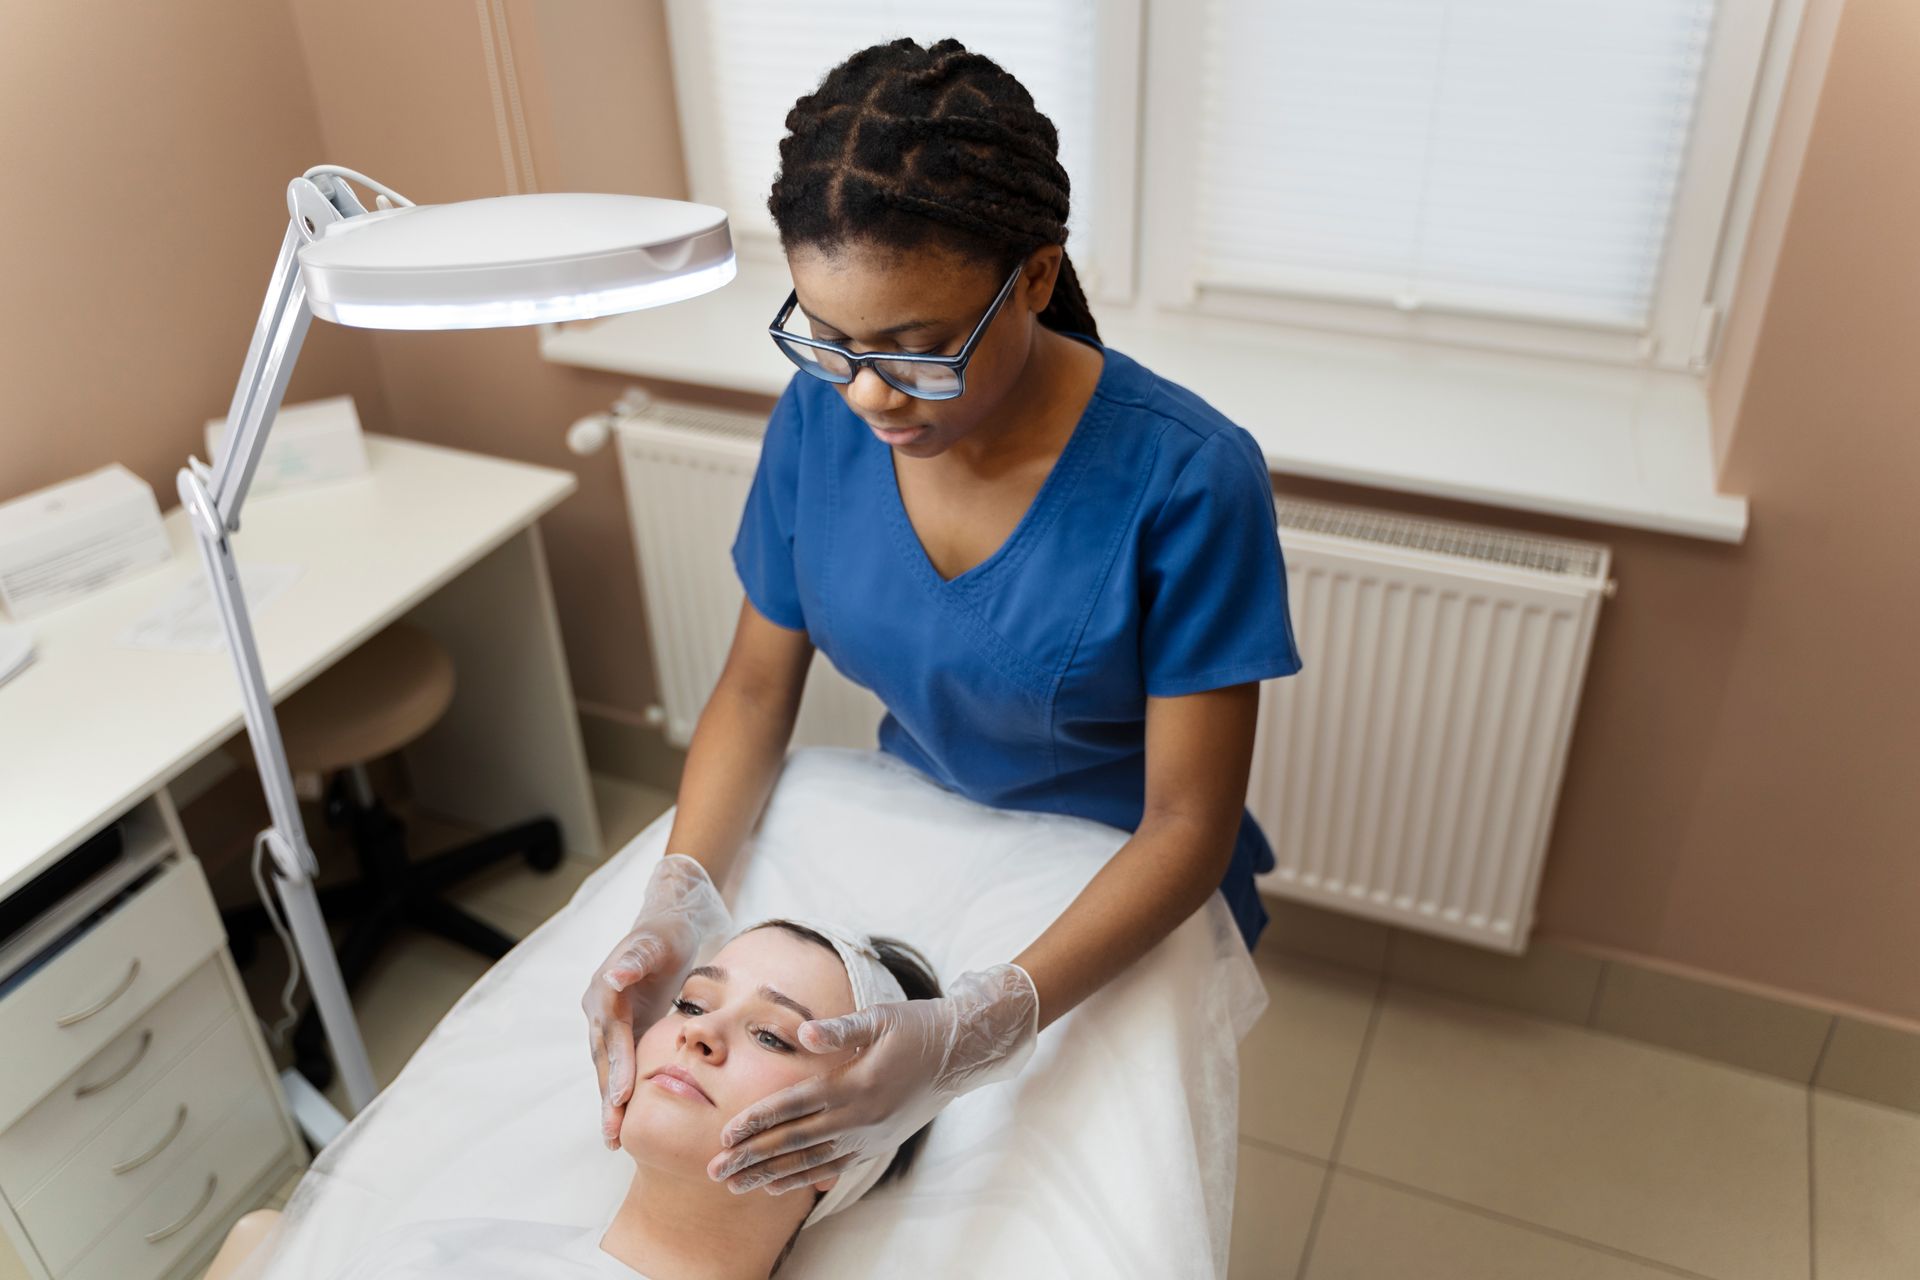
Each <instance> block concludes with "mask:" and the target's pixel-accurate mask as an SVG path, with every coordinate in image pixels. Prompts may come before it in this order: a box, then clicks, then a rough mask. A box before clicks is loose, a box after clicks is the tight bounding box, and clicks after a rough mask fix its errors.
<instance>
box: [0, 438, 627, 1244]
mask: <svg viewBox="0 0 1920 1280" xmlns="http://www.w3.org/2000/svg"><path fill="white" fill-rule="evenodd" d="M368 458H369V462H370V464H371V472H370V474H369V475H368V476H366V477H364V478H362V479H358V480H354V481H348V482H344V483H340V484H334V485H327V486H324V487H315V488H312V489H307V490H295V491H289V492H285V493H275V494H271V495H268V496H265V497H261V498H257V499H255V500H254V501H253V502H251V503H249V504H248V506H247V512H246V516H245V523H244V525H243V527H242V529H241V531H240V532H239V534H238V535H236V539H235V546H236V550H237V553H238V556H239V559H240V562H241V564H242V566H244V565H246V564H247V563H248V562H250V561H253V562H260V563H274V564H293V565H299V566H301V569H302V573H301V575H300V577H299V579H298V580H297V581H295V582H294V583H293V585H292V586H291V587H289V588H288V589H287V590H286V591H285V593H284V594H282V595H281V596H280V597H279V598H278V599H276V600H275V601H273V602H272V603H271V605H270V606H269V607H268V608H266V609H265V610H264V611H263V612H257V613H256V615H255V617H254V629H255V634H256V636H257V637H258V640H259V644H260V652H261V657H262V659H263V661H264V663H265V667H266V678H267V684H268V688H269V690H270V691H271V693H272V695H273V697H274V698H275V699H276V700H278V699H280V698H283V697H285V696H286V695H288V694H289V693H291V692H293V691H294V690H295V689H298V688H299V687H300V686H301V685H303V684H304V683H306V682H307V681H308V680H310V679H312V678H313V677H314V676H315V675H316V674H318V673H319V672H321V671H323V670H325V669H326V668H327V667H328V666H329V665H330V664H331V663H332V662H334V661H335V660H336V659H338V658H339V657H341V656H342V655H343V654H345V653H347V652H348V651H350V650H351V649H352V648H353V647H354V646H355V645H357V644H359V643H360V642H361V641H362V640H364V639H366V638H367V637H368V636H370V635H372V634H373V633H374V632H376V631H378V630H380V629H381V628H383V627H385V626H386V625H388V624H389V623H391V622H393V621H395V620H397V619H399V618H401V617H403V616H405V617H408V618H410V619H411V620H413V621H414V622H416V623H418V624H419V625H421V626H423V627H425V628H426V629H427V630H429V631H430V632H432V633H433V634H434V635H435V636H436V637H437V638H438V639H439V640H440V641H441V642H442V643H443V644H444V645H446V646H447V648H448V649H449V650H450V651H451V653H452V655H453V659H454V664H455V670H456V691H455V694H454V699H453V703H452V705H451V707H450V708H449V710H448V712H447V714H446V716H445V717H444V718H443V719H442V720H441V721H440V723H439V724H438V725H436V726H435V728H434V729H433V730H432V731H431V732H429V733H428V734H427V735H426V736H425V737H423V738H422V739H421V740H420V741H419V742H417V743H416V744H414V746H413V747H411V748H409V749H408V752H407V756H408V766H409V776H410V779H411V781H412V782H413V785H414V792H415V796H416V798H417V799H418V801H419V802H420V803H421V804H422V805H424V806H426V807H429V808H432V809H436V810H439V811H441V812H445V813H447V814H450V815H452V816H455V817H459V818H463V819H466V820H468V821H471V822H473V823H475V824H476V825H481V826H486V827H495V826H501V825H506V824H508V823H513V822H518V821H521V820H523V819H525V818H528V817H531V816H534V815H535V814H541V813H544V814H548V815H551V816H552V817H553V818H555V819H556V820H557V821H558V822H559V824H560V826H561V830H562V833H563V837H564V839H565V842H566V847H567V849H568V851H569V852H570V853H572V854H575V855H578V856H583V857H589V858H594V859H598V858H599V857H600V856H601V852H602V846H601V840H600V832H599V823H598V819H597V817H596V815H595V812H594V807H593V800H592V791H591V787H590V784H589V781H588V775H587V769H586V755H585V751H584V748H583V746H582V744H581V740H580V730H579V724H578V721H577V719H576V716H575V712H574V706H573V697H572V691H571V688H570V686H569V683H568V679H567V670H566V661H565V657H564V655H563V652H562V649H561V644H560V632H559V625H558V622H557V619H556V617H555V614H554V608H553V599H552V593H551V590H550V588H549V585H548V581H547V575H546V564H545V561H544V559H543V557H542V553H541V549H540V540H539V530H538V528H537V527H536V525H535V521H537V520H538V519H539V518H540V517H541V516H542V515H544V514H545V513H546V512H547V511H549V510H551V509H552V508H553V507H554V506H555V505H556V504H557V503H558V502H559V501H560V500H561V499H563V498H565V497H566V496H567V495H568V494H569V493H571V492H572V491H573V489H574V485H575V481H574V479H573V477H572V476H571V475H569V474H568V473H566V472H562V471H554V470H550V469H548V468H544V467H532V466H526V465H522V464H519V463H513V462H506V461H502V460H499V459H495V458H487V457H481V456H479V455H475V454H469V453H463V452H459V451H456V450H450V449H442V448H436V447H433V446H429V445H421V444H414V443H409V442H405V441H399V440H391V439H386V438H382V437H371V438H369V440H368ZM166 524H167V532H168V536H169V538H170V539H171V542H172V545H173V549H174V556H173V559H172V560H171V561H169V562H168V563H167V564H166V565H164V566H163V567H161V568H158V569H155V570H154V571H152V572H150V573H148V574H145V575H143V576H141V577H139V578H137V579H133V580H130V581H128V582H125V583H121V584H119V585H118V586H115V587H113V588H110V589H108V590H106V591H103V592H101V593H99V594H97V595H95V596H92V597H90V598H88V599H86V600H83V601H80V602H78V603H75V604H73V605H70V606H67V607H66V608H63V609H60V610H58V611H56V612H54V613H50V614H47V615H45V616H43V617H41V618H37V619H34V620H32V622H31V623H30V624H29V625H30V626H31V627H32V630H33V633H34V638H35V645H36V649H37V656H36V658H35V660H34V663H33V665H32V666H30V667H28V668H27V669H26V670H25V671H23V672H22V673H21V674H19V675H18V676H16V677H14V678H13V679H12V680H11V681H9V682H7V683H6V684H5V685H0V899H4V898H6V897H8V896H10V895H11V894H13V893H15V892H16V891H17V890H19V889H20V888H21V887H22V886H24V885H25V884H27V883H28V882H29V881H31V880H32V879H33V878H34V877H35V876H36V875H38V874H39V873H40V872H41V871H43V870H45V869H46V868H48V867H50V866H52V865H53V864H54V863H55V862H57V861H58V860H59V859H60V858H61V856H62V855H64V854H66V853H67V852H69V851H70V850H72V849H73V848H75V847H76V846H77V845H79V844H80V843H81V842H82V841H83V840H85V839H86V838H87V836H89V835H90V834H91V833H93V832H94V831H96V830H98V829H99V828H100V827H102V826H104V825H105V824H107V823H109V822H112V821H115V820H118V819H121V818H122V817H123V816H126V815H131V818H130V820H129V822H128V823H126V824H125V826H124V830H126V832H127V839H128V842H129V848H130V849H133V850H137V851H139V859H138V860H139V861H140V862H141V863H142V865H151V866H152V867H154V868H157V870H155V871H153V872H151V873H150V875H149V878H148V879H146V880H144V881H142V882H140V884H141V887H140V888H139V889H138V891H137V892H136V893H134V894H132V896H131V897H129V898H127V899H126V900H124V901H123V902H122V903H121V904H120V905H117V906H114V907H113V908H112V910H111V911H109V912H107V913H105V914H104V915H100V916H98V917H97V918H96V920H95V922H94V923H93V924H92V925H90V926H89V927H88V928H87V929H86V931H85V932H84V933H82V934H80V935H78V940H77V941H71V942H69V943H67V944H65V945H64V947H62V948H59V949H56V950H53V951H46V950H44V949H43V950H41V951H37V952H36V951H35V949H36V948H43V947H44V944H45V942H46V941H47V940H50V939H51V938H53V937H55V936H58V935H59V934H60V933H61V932H63V931H64V930H65V928H66V926H65V925H64V924H57V923H55V922H52V921H49V922H47V923H46V924H45V925H44V926H42V927H40V930H39V933H38V934H37V935H36V933H35V931H34V930H33V929H29V931H28V933H27V934H26V935H24V936H23V937H22V938H18V939H15V940H14V942H13V943H11V944H6V945H0V983H4V982H5V981H6V978H7V975H8V974H9V973H17V974H19V975H21V976H20V977H19V978H16V979H15V980H14V981H13V983H12V985H11V986H10V987H8V986H5V985H0V1042H4V1043H6V1044H7V1046H8V1048H7V1050H6V1062H5V1070H4V1071H0V1277H6V1276H8V1275H12V1274H17V1273H18V1272H19V1271H21V1270H24V1272H25V1274H27V1275H28V1276H30V1277H33V1280H44V1278H45V1277H50V1276H51V1277H60V1278H61V1280H68V1278H69V1277H71V1278H72V1280H108V1278H109V1277H111V1280H180V1278H184V1277H189V1276H196V1275H198V1274H199V1270H200V1269H201V1268H203V1267H204V1266H205V1263H206V1261H207V1258H208V1257H209V1256H210V1255H211V1253H212V1251H213V1249H214V1247H215V1246H217V1244H218V1243H219V1240H220V1239H221V1237H222V1235H223V1234H224V1233H225V1231H226V1229H227V1227H228V1226H229V1225H230V1224H231V1223H232V1221H233V1220H234V1218H236V1217H237V1216H238V1215H239V1214H240V1213H241V1212H242V1211H244V1210H245V1209H246V1208H248V1207H249V1206H250V1205H251V1204H253V1203H254V1202H255V1201H256V1200H257V1199H258V1196H259V1195H260V1193H262V1192H263V1191H265V1190H270V1189H271V1188H272V1186H274V1185H276V1184H277V1183H278V1182H279V1181H280V1180H283V1179H284V1178H285V1177H286V1176H287V1175H288V1174H289V1173H290V1172H292V1171H293V1170H294V1169H297V1168H298V1167H299V1166H300V1164H301V1162H302V1161H303V1159H304V1151H303V1149H302V1148H301V1147H300V1145H299V1139H298V1132H297V1130H296V1129H295V1127H294V1125H293V1124H292V1122H291V1120H290V1119H289V1117H288V1116H287V1115H286V1112H285V1109H284V1105H283V1103H282V1101H281V1099H280V1096H279V1092H278V1088H277V1086H276V1084H275V1079H274V1073H273V1066H272V1062H271V1059H270V1058H269V1056H268V1054H267V1052H266V1049H265V1045H264V1043H263V1041H262V1039H261V1036H260V1032H259V1029H258V1027H257V1025H256V1024H255V1022H254V1019H253V1016H252V1012H251V1010H250V1008H249V1007H248V1005H247V997H246V992H245V989H244V987H243V986H242V984H241V982H240V978H239V975H238V974H237V973H236V972H235V971H234V969H233V965H232V962H231V961H230V959H229V958H228V956H227V954H226V951H225V948H224V945H223V942H224V936H223V934H222V932H221V929H220V924H219V918H218V916H217V914H216V913H215V909H214V904H213V901H212V898H211V896H210V895H209V894H208V892H207V888H206V882H205V879H204V877H203V876H202V874H201V872H200V868H199V866H198V864H197V863H196V862H195V860H194V858H193V856H192V852H191V850H190V849H188V848H187V844H186V839H185V836H184V834H183V833H182V831H181V830H180V826H179V822H178V820H177V816H176V811H175V806H174V804H173V802H172V799H171V796H170V795H169V793H168V790H167V784H168V783H169V782H170V781H171V780H172V779H174V778H175V777H177V776H178V775H179V774H180V773H181V772H182V771H183V770H185V769H187V768H188V767H189V766H191V765H192V764H193V763H194V762H195V761H197V760H199V759H200V758H202V757H203V756H204V755H206V754H207V753H208V752H209V751H210V750H212V749H213V748H215V747H216V746H217V745H218V744H219V743H220V742H222V741H224V740H225V739H226V738H227V737H228V736H230V735H231V734H232V733H233V732H234V731H235V730H237V729H238V728H239V727H240V725H241V712H240V695H239V689H238V685H237V682H236V681H235V679H234V673H233V669H232V665H231V663H230V661H229V659H228V657H227V655H226V653H224V652H213V653H180V652H161V651H155V650H141V649H133V648H127V647H123V646H122V645H121V644H120V643H119V639H118V637H119V636H120V635H121V633H122V632H123V631H124V630H125V629H126V628H127V626H128V625H129V624H130V623H131V622H132V621H134V620H135V619H136V618H138V617H140V616H141V615H143V614H144V613H146V612H147V611H148V610H149V609H151V608H152V607H153V606H154V605H155V604H157V603H158V602H159V601H161V600H162V599H164V598H165V597H167V596H169V595H170V594H172V593H173V592H175V591H176V590H178V589H179V587H180V585H181V584H182V583H184V582H187V581H190V580H197V579H198V578H199V577H200V575H201V573H202V568H201V564H200V557H199V554H198V551H197V549H196V547H195V545H194V543H193V539H192V536H191V533H190V532H189V530H188V528H187V524H186V521H185V520H184V519H183V518H182V514H181V513H180V512H179V511H177V510H176V511H175V512H173V513H172V514H171V515H170V516H168V517H167V521H166ZM88 891H89V892H90V891H91V890H88ZM102 892H104V891H102ZM82 896H83V894H76V895H75V897H74V898H73V899H72V900H71V901H74V902H78V901H79V899H80V898H81V897H82ZM88 901H89V905H91V902H92V900H91V899H89V900H88ZM28 954H40V955H43V956H45V955H51V956H52V959H51V960H50V962H46V963H42V964H40V965H39V966H38V967H22V966H21V964H20V960H21V957H22V956H24V955H28ZM82 1011H84V1012H82ZM74 1013H80V1016H79V1017H77V1018H76V1017H73V1016H63V1015H72V1014H74ZM130 1158H132V1159H134V1160H135V1163H134V1164H133V1165H131V1166H130V1165H128V1163H127V1162H128V1160H129V1159H130ZM115 1166H119V1167H115ZM123 1172H124V1173H125V1174H126V1176H118V1175H120V1174H122V1173H123ZM156 1237H158V1238H156ZM15 1255H17V1258H16V1256H15Z"/></svg>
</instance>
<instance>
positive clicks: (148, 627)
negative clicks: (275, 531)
mask: <svg viewBox="0 0 1920 1280" xmlns="http://www.w3.org/2000/svg"><path fill="white" fill-rule="evenodd" d="M303 572H305V569H304V567H303V566H301V565H297V564H243V565H241V566H240V589H241V590H242V591H243V592H245V593H246V597H247V613H248V616H250V617H251V618H253V620H254V621H255V622H258V621H259V619H260V615H261V614H263V613H265V612H266V611H267V610H268V609H269V608H271V607H272V605H273V602H274V601H275V600H276V599H278V598H279V597H280V596H281V595H282V594H284V593H285V592H286V589H287V588H288V587H291V586H292V585H293V584H294V583H295V582H297V581H299V579H300V575H301V574H302V573H303ZM120 643H121V644H122V645H125V646H126V647H128V648H130V649H166V650H170V651H173V652H177V653H220V652H222V651H223V650H225V649H226V647H227V639H226V633H225V632H224V631H223V630H222V629H221V626H220V613H219V610H217V609H215V608H214V605H213V592H212V591H211V590H209V589H208V587H207V580H206V579H205V578H204V577H196V578H194V579H193V580H192V581H190V582H183V583H181V584H180V589H179V590H178V591H176V592H174V593H173V594H172V595H170V596H168V597H167V598H166V599H165V600H162V601H161V602H160V603H159V604H157V605H155V606H154V607H153V608H152V609H150V610H148V611H147V612H146V613H145V614H143V615H142V616H140V617H139V618H136V619H135V620H134V621H133V624H132V625H131V626H129V627H128V628H127V629H126V630H125V631H123V632H121V633H120Z"/></svg>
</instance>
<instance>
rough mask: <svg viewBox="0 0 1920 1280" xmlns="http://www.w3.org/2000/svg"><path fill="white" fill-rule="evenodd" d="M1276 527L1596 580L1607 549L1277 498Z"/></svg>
mask: <svg viewBox="0 0 1920 1280" xmlns="http://www.w3.org/2000/svg"><path fill="white" fill-rule="evenodd" d="M1273 509H1274V513H1275V515H1277V516H1278V517H1279V520H1280V527H1281V529H1282V530H1286V529H1297V530H1300V531H1301V532H1303V533H1319V534H1325V535H1327V536H1328V537H1333V538H1349V539H1352V540H1353V541H1355V542H1366V543H1371V544H1373V545H1374V546H1381V547H1398V548H1400V549H1401V550H1405V551H1419V552H1424V553H1426V554H1428V555H1437V556H1449V557H1452V558H1453V559H1456V560H1472V561H1476V562H1478V563H1480V564H1496V565H1503V566H1505V567H1508V568H1514V569H1531V570H1533V571H1534V572H1536V573H1550V574H1555V575H1558V576H1560V577H1566V578H1579V579H1583V580H1586V581H1590V582H1597V581H1599V580H1600V578H1601V577H1602V575H1603V574H1604V573H1605V572H1606V560H1607V550H1606V548H1605V547H1602V546H1598V545H1596V544H1594V543H1591V542H1573V541H1569V540H1567V539H1563V538H1542V537H1536V536H1533V535H1529V534H1520V533H1507V532H1505V531H1503V530H1499V529H1482V528H1479V527H1478V526H1475V525H1468V524H1454V523H1452V522H1451V521H1446V520H1421V519H1415V518H1413V517H1411V516H1397V515H1390V514H1388V513H1387V512H1384V511H1368V510H1366V509H1364V508H1361V507H1341V506H1335V505H1333V504H1331V503H1325V502H1307V501H1304V500H1301V499H1298V498H1281V499H1278V500H1277V501H1275V503H1274V504H1273Z"/></svg>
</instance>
